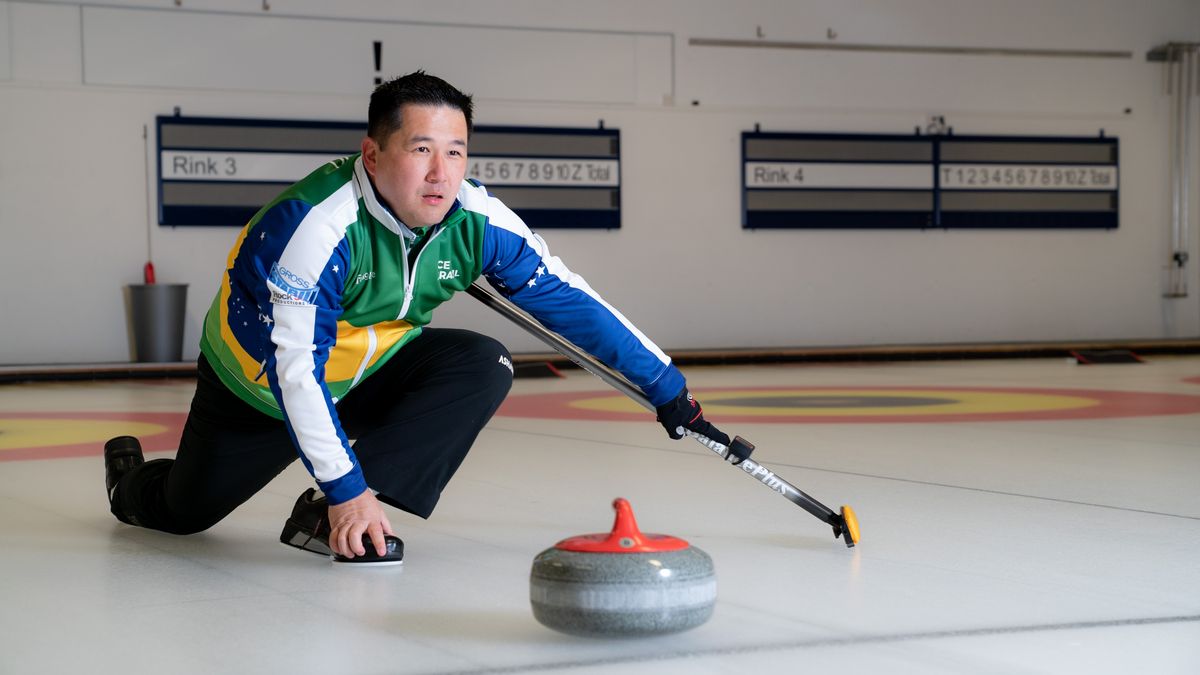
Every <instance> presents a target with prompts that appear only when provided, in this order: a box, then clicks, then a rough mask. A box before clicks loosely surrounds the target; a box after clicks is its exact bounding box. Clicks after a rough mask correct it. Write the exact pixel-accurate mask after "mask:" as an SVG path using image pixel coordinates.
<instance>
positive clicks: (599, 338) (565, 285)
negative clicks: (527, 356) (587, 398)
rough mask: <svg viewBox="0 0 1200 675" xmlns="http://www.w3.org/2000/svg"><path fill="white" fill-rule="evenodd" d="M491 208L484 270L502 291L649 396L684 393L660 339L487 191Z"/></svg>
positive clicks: (663, 398)
mask: <svg viewBox="0 0 1200 675" xmlns="http://www.w3.org/2000/svg"><path fill="white" fill-rule="evenodd" d="M487 216H488V223H487V226H486V231H485V234H484V245H483V274H484V276H486V277H487V279H488V282H489V283H490V284H491V285H492V286H493V287H494V288H495V289H496V290H497V291H499V292H500V293H501V294H503V295H504V296H505V297H507V298H508V299H509V300H512V301H513V302H514V303H515V304H516V305H517V306H518V307H520V308H521V309H523V310H525V311H526V312H529V313H530V314H531V315H533V316H534V317H535V318H536V319H537V320H538V321H540V322H541V323H542V325H544V326H545V327H547V328H549V329H550V330H552V331H554V332H556V333H558V334H559V335H562V336H563V337H565V338H566V339H568V340H570V341H571V342H573V343H575V344H576V345H578V346H579V347H580V348H582V349H583V350H584V351H586V352H588V353H589V354H591V355H593V356H595V357H596V358H598V359H599V360H600V361H602V362H603V363H604V364H605V365H607V366H609V367H611V368H613V369H615V370H617V371H618V372H620V373H621V374H622V375H624V376H625V378H626V379H628V380H629V381H630V382H632V383H633V384H634V385H636V386H637V387H638V388H640V389H641V390H642V391H643V392H644V393H645V394H646V397H647V398H649V399H650V402H651V403H652V404H654V405H656V406H657V405H661V404H663V403H666V402H667V401H670V400H671V399H672V398H674V397H675V396H677V395H678V394H679V392H680V391H681V390H682V389H683V387H684V385H685V384H686V383H685V381H684V378H683V374H682V373H680V372H679V369H678V368H676V367H675V366H674V364H672V363H671V358H670V357H669V356H667V355H666V354H665V353H663V351H662V350H661V349H659V348H658V345H656V344H654V343H653V342H652V341H651V340H650V339H649V338H647V337H646V336H645V335H643V334H642V332H641V331H639V330H638V329H637V327H636V326H634V325H633V324H632V323H631V322H630V321H629V320H628V319H626V318H625V317H624V316H622V315H621V313H620V312H618V311H617V310H616V309H615V308H613V307H612V306H610V305H609V304H608V303H607V302H605V301H604V299H603V298H601V297H600V295H599V294H597V293H596V292H595V291H594V290H592V288H591V287H590V286H589V285H588V283H587V281H585V280H584V279H583V277H581V276H579V275H578V274H575V273H573V272H571V270H569V269H567V266H566V265H564V264H563V262H562V261H561V260H559V259H558V258H557V257H554V256H552V255H550V251H549V248H548V247H547V246H546V242H545V241H544V240H543V239H542V238H541V237H540V236H538V235H537V234H534V233H533V231H531V230H530V229H529V228H528V227H527V226H526V225H525V223H524V222H522V221H521V219H520V218H519V217H518V216H517V215H516V214H514V213H513V212H512V211H511V210H509V209H508V207H506V206H505V205H504V204H503V203H501V202H500V200H498V199H496V198H495V197H491V198H489V199H488V212H487Z"/></svg>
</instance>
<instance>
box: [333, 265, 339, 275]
mask: <svg viewBox="0 0 1200 675" xmlns="http://www.w3.org/2000/svg"><path fill="white" fill-rule="evenodd" d="M337 271H338V266H337V265H334V266H333V272H334V274H337Z"/></svg>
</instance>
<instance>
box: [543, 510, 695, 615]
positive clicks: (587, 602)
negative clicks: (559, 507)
mask: <svg viewBox="0 0 1200 675" xmlns="http://www.w3.org/2000/svg"><path fill="white" fill-rule="evenodd" d="M613 508H614V509H616V512H617V515H616V520H615V522H614V523H613V529H612V532H611V533H608V534H587V535H581V536H578V537H571V538H569V539H564V540H562V541H560V542H558V543H557V544H555V545H554V547H553V548H549V549H546V550H545V551H542V552H541V553H539V554H538V555H537V557H535V558H534V559H533V569H532V571H531V572H530V575H529V601H530V604H532V605H533V616H534V618H536V619H537V620H538V621H539V622H540V623H541V624H542V625H544V626H547V627H549V628H553V629H554V630H557V631H561V632H563V633H568V634H571V635H580V636H585V637H636V636H647V635H661V634H664V633H676V632H679V631H683V630H687V629H689V628H695V627H696V626H699V625H700V624H702V623H704V622H705V621H707V620H708V619H709V617H711V616H712V612H713V605H714V604H715V603H716V600H717V578H716V576H715V574H714V572H713V564H712V559H711V558H709V557H708V554H707V553H705V552H704V551H701V550H700V549H698V548H696V547H694V546H690V545H689V544H688V543H687V542H686V541H684V540H683V539H678V538H676V537H671V536H668V535H662V534H643V533H642V532H640V531H639V530H638V527H637V521H635V520H634V517H633V507H631V506H630V505H629V502H628V501H626V500H624V499H620V498H618V499H616V500H615V501H613Z"/></svg>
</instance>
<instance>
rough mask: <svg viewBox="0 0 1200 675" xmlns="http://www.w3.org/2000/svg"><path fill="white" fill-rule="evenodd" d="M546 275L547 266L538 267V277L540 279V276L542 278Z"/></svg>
mask: <svg viewBox="0 0 1200 675" xmlns="http://www.w3.org/2000/svg"><path fill="white" fill-rule="evenodd" d="M545 273H546V266H545V265H539V266H538V268H537V275H538V276H539V277H540V276H542V275H543V274H545Z"/></svg>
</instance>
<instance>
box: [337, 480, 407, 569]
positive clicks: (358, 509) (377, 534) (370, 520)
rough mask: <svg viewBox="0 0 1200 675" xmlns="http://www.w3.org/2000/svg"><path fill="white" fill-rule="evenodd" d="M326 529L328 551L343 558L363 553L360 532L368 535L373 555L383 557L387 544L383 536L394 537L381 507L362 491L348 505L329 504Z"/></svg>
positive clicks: (367, 493) (368, 492) (368, 491)
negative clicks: (373, 549)
mask: <svg viewBox="0 0 1200 675" xmlns="http://www.w3.org/2000/svg"><path fill="white" fill-rule="evenodd" d="M329 527H330V529H331V530H332V531H331V532H330V533H329V548H331V549H333V552H334V553H337V554H338V555H341V556H345V557H347V558H353V557H354V556H356V555H365V554H366V552H367V549H366V548H365V547H363V541H362V539H363V534H364V533H365V534H368V535H370V536H371V543H372V544H374V545H375V552H376V553H377V554H379V555H380V556H384V555H387V542H385V541H384V539H383V535H385V534H390V535H393V536H395V534H396V533H395V532H393V531H392V524H391V523H389V522H388V519H387V515H386V514H385V513H384V512H383V507H382V506H380V505H379V501H378V500H376V499H375V495H374V494H372V492H371V491H370V490H364V491H363V493H362V494H361V495H359V496H357V497H355V498H354V499H351V500H350V501H348V502H342V503H341V504H336V505H334V504H330V505H329Z"/></svg>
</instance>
